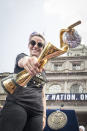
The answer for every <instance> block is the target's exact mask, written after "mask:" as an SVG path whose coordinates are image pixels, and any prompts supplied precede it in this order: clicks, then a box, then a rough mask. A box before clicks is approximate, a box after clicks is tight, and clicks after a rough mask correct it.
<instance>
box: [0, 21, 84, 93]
mask: <svg viewBox="0 0 87 131" xmlns="http://www.w3.org/2000/svg"><path fill="white" fill-rule="evenodd" d="M79 24H81V21H77V22H76V23H74V24H72V25H71V26H69V27H68V28H67V29H62V30H60V49H59V48H57V47H55V46H54V45H52V44H51V43H50V42H49V43H48V44H47V45H46V46H45V47H44V49H43V51H42V52H41V54H40V56H39V58H38V62H39V63H40V67H39V68H43V66H44V65H45V64H46V63H47V61H48V60H49V59H51V58H53V57H56V56H60V55H62V54H64V53H65V52H67V51H68V49H69V45H68V43H64V41H63V34H64V32H74V29H73V28H74V27H75V26H77V25H79ZM31 78H32V76H31V75H29V73H28V72H27V71H26V70H25V69H24V70H23V71H21V72H19V73H18V74H13V75H10V76H8V77H6V78H4V79H2V81H1V84H2V87H3V88H4V89H5V91H6V92H8V93H10V94H13V93H14V91H15V89H16V88H17V85H20V86H22V87H24V86H25V85H26V84H27V83H28V82H29V80H30V79H31Z"/></svg>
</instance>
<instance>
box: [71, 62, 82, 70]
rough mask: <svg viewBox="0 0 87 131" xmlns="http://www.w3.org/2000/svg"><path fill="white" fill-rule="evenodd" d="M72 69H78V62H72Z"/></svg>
mask: <svg viewBox="0 0 87 131" xmlns="http://www.w3.org/2000/svg"><path fill="white" fill-rule="evenodd" d="M72 66H73V70H80V63H73V65H72Z"/></svg>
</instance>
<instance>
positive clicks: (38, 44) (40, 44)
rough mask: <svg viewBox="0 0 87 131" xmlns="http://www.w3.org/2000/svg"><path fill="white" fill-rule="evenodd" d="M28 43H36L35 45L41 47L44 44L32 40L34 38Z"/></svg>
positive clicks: (33, 44)
mask: <svg viewBox="0 0 87 131" xmlns="http://www.w3.org/2000/svg"><path fill="white" fill-rule="evenodd" d="M29 44H31V45H32V46H33V47H34V46H35V45H36V44H37V46H38V47H39V48H42V47H44V44H43V43H41V42H38V43H37V42H36V41H34V40H31V41H30V42H29Z"/></svg>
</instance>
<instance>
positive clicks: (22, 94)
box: [0, 32, 46, 131]
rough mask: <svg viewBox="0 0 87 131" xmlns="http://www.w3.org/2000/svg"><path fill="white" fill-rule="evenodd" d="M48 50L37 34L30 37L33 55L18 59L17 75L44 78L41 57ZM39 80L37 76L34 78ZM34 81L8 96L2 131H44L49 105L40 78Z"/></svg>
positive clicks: (4, 108) (1, 116)
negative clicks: (22, 74)
mask: <svg viewBox="0 0 87 131" xmlns="http://www.w3.org/2000/svg"><path fill="white" fill-rule="evenodd" d="M44 46H45V38H44V37H43V36H42V35H41V34H39V33H37V32H34V33H32V34H31V35H30V38H29V43H28V48H29V52H30V55H29V56H28V55H26V54H24V53H21V54H19V55H18V56H17V58H16V64H15V68H14V73H19V72H20V71H22V70H24V69H25V70H26V71H27V72H28V73H29V74H30V75H31V76H32V77H33V76H35V75H36V74H40V75H41V76H42V79H40V80H42V81H44V73H42V72H43V69H39V62H38V59H37V58H38V56H39V55H40V53H41V52H42V50H43V49H44ZM35 77H36V76H35ZM35 77H34V79H31V80H30V81H29V82H28V83H27V85H26V87H24V88H23V87H21V86H19V85H18V87H17V88H16V90H15V91H14V93H13V94H8V96H7V99H6V102H5V105H4V107H3V109H2V111H1V114H0V131H42V129H43V128H44V126H45V120H46V101H45V93H44V89H43V84H41V83H40V82H39V78H38V77H37V78H35Z"/></svg>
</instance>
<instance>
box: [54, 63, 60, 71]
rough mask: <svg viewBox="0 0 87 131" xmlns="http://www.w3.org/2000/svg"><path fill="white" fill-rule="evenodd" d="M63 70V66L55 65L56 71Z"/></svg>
mask: <svg viewBox="0 0 87 131" xmlns="http://www.w3.org/2000/svg"><path fill="white" fill-rule="evenodd" d="M61 69H62V64H54V70H55V71H57V70H61Z"/></svg>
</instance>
